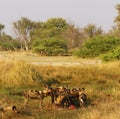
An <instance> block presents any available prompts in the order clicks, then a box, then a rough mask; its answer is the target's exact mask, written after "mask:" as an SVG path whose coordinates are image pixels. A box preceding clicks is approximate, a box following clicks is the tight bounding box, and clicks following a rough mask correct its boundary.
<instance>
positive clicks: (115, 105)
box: [0, 53, 120, 119]
mask: <svg viewBox="0 0 120 119" xmlns="http://www.w3.org/2000/svg"><path fill="white" fill-rule="evenodd" d="M2 55H3V54H2ZM8 55H9V57H11V58H8V59H7V58H5V59H4V60H3V59H1V61H0V87H1V88H0V95H1V97H0V106H5V105H6V104H7V105H13V104H14V103H15V104H16V105H17V107H18V108H19V110H20V111H21V113H20V114H13V113H10V114H6V118H7V117H9V119H10V118H12V119H13V117H14V119H108V118H109V119H119V117H120V114H119V111H120V62H109V63H96V64H94V65H93V64H89V65H88V64H87V63H86V64H87V65H86V64H84V63H82V65H81V63H80V64H78V65H69V66H68V65H67V66H66V65H42V64H39V65H33V64H31V63H28V62H27V63H26V62H24V61H20V59H19V57H17V56H18V54H17V53H16V55H15V54H13V55H11V54H9V53H8ZM8 55H7V57H8ZM13 56H15V58H14V59H13ZM24 56H25V57H26V59H25V60H26V61H27V58H30V57H31V56H30V57H29V56H28V57H27V55H26V54H25V55H24ZM33 57H35V58H36V57H38V59H37V60H38V61H40V62H42V60H43V59H44V60H45V59H46V58H47V57H43V59H42V60H40V58H41V57H39V56H32V59H29V61H33ZM17 58H18V59H19V60H18V59H17ZM21 58H22V57H21ZM35 58H34V59H35ZM64 58H65V57H64ZM64 58H63V59H62V57H59V58H58V57H57V58H56V57H54V58H53V57H49V59H46V60H45V61H46V62H54V61H55V62H61V61H62V62H63V61H64V62H67V61H68V59H69V61H68V62H69V63H70V62H83V61H82V60H81V59H80V60H78V59H76V58H75V60H74V58H73V59H71V60H70V58H71V57H69V58H68V57H67V59H64ZM10 59H12V60H10ZM61 59H62V60H61ZM37 60H36V61H37ZM34 61H35V60H34ZM84 61H85V60H84ZM43 83H53V84H54V85H53V86H55V85H68V87H70V88H72V87H85V89H86V93H87V95H88V98H89V101H88V105H87V107H85V108H81V109H77V110H68V109H55V107H54V106H53V105H51V104H50V102H49V99H46V100H45V102H44V109H43V110H41V109H39V106H38V101H29V103H28V105H27V107H26V109H23V110H22V103H23V101H24V99H23V97H21V96H15V95H10V94H9V91H10V89H11V90H13V91H16V92H19V91H23V90H25V89H27V88H30V89H36V88H37V89H42V88H43V87H41V86H42V84H43ZM19 106H20V107H19Z"/></svg>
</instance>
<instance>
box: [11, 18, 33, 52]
mask: <svg viewBox="0 0 120 119" xmlns="http://www.w3.org/2000/svg"><path fill="white" fill-rule="evenodd" d="M32 27H33V22H32V21H31V20H29V19H28V18H25V17H22V18H21V19H20V20H18V21H16V22H14V23H13V30H14V33H15V35H16V39H18V40H20V42H21V49H22V50H23V49H25V50H26V51H27V50H28V43H29V41H30V30H31V29H32Z"/></svg>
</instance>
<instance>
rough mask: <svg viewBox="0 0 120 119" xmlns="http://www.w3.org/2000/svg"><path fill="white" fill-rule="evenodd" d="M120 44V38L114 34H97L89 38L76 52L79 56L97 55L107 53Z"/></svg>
mask: <svg viewBox="0 0 120 119" xmlns="http://www.w3.org/2000/svg"><path fill="white" fill-rule="evenodd" d="M119 44H120V38H117V37H114V36H97V37H94V38H91V39H89V40H87V41H86V42H85V43H84V44H83V46H82V48H81V49H79V50H78V51H77V52H76V55H77V56H79V57H96V56H99V55H101V54H105V53H107V52H109V51H111V50H112V49H114V48H116V47H117V46H119Z"/></svg>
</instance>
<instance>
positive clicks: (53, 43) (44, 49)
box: [31, 38, 67, 56]
mask: <svg viewBox="0 0 120 119" xmlns="http://www.w3.org/2000/svg"><path fill="white" fill-rule="evenodd" d="M31 48H32V50H33V51H35V52H38V53H40V54H42V55H48V56H50V55H64V54H66V52H67V45H66V43H65V41H64V40H62V39H58V38H48V39H43V40H40V39H39V40H36V41H34V43H33V44H32V46H31Z"/></svg>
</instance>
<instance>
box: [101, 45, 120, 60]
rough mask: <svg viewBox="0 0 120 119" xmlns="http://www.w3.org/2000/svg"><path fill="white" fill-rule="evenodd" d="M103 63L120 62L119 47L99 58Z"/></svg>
mask: <svg viewBox="0 0 120 119" xmlns="http://www.w3.org/2000/svg"><path fill="white" fill-rule="evenodd" d="M101 59H102V60H103V61H111V60H120V46H118V47H116V48H115V49H113V50H112V51H110V52H109V53H106V54H104V55H102V56H101Z"/></svg>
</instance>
